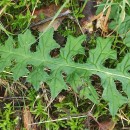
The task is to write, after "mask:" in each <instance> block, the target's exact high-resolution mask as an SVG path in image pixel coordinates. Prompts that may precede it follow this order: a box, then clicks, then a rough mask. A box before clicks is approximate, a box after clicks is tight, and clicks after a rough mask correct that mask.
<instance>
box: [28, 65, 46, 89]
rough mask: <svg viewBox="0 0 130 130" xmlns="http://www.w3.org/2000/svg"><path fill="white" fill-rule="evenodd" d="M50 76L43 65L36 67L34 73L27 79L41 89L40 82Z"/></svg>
mask: <svg viewBox="0 0 130 130" xmlns="http://www.w3.org/2000/svg"><path fill="white" fill-rule="evenodd" d="M47 78H48V74H47V73H46V72H45V71H44V70H43V68H42V67H38V68H35V69H34V70H33V72H32V73H30V74H29V76H28V77H27V81H28V82H30V83H32V85H33V86H34V88H35V89H36V90H38V89H39V86H40V83H41V82H45V81H46V80H47Z"/></svg>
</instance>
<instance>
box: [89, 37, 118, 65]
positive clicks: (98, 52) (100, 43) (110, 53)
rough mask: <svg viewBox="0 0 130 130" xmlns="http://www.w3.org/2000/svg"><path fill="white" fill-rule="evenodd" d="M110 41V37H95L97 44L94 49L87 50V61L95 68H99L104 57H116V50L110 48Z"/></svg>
mask: <svg viewBox="0 0 130 130" xmlns="http://www.w3.org/2000/svg"><path fill="white" fill-rule="evenodd" d="M112 42H113V39H112V38H107V39H102V38H100V37H99V38H97V46H96V48H95V49H93V50H90V51H89V58H88V60H87V62H88V63H89V64H92V65H94V66H95V67H97V68H101V67H102V66H103V63H104V62H105V60H106V59H109V58H111V59H116V51H115V50H111V43H112Z"/></svg>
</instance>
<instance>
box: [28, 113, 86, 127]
mask: <svg viewBox="0 0 130 130" xmlns="http://www.w3.org/2000/svg"><path fill="white" fill-rule="evenodd" d="M85 117H87V115H84V116H83V115H82V116H70V117H64V118H60V119H54V120H48V121H43V122H36V123H32V124H28V125H37V124H43V123H49V122H55V121H64V120H70V119H77V118H85Z"/></svg>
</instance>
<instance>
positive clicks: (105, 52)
mask: <svg viewBox="0 0 130 130" xmlns="http://www.w3.org/2000/svg"><path fill="white" fill-rule="evenodd" d="M53 32H54V30H53V29H50V30H48V31H47V32H45V33H41V34H40V35H39V42H38V45H37V47H36V52H31V51H30V47H31V45H32V44H34V43H35V38H34V36H33V35H32V34H31V32H30V31H29V30H27V31H26V32H25V33H24V34H19V35H18V41H16V43H18V46H17V47H14V45H15V44H14V43H15V41H13V39H12V38H11V37H9V38H8V40H7V41H6V42H5V45H0V70H1V71H3V70H4V68H6V67H10V66H13V67H12V68H11V71H12V72H13V75H12V76H13V78H14V79H15V80H16V79H18V78H19V77H21V76H24V75H26V76H27V81H29V82H30V83H32V85H33V86H34V88H35V89H36V90H38V89H39V87H40V82H46V83H47V84H48V85H49V87H50V91H51V96H52V98H55V97H56V96H57V95H58V94H59V93H60V92H61V91H62V90H67V89H68V86H67V84H69V85H70V86H71V87H72V88H73V90H74V91H75V92H77V93H78V94H79V95H80V96H81V97H84V98H89V99H90V100H91V101H92V102H93V103H95V104H96V103H99V96H98V94H97V92H96V89H95V87H94V86H93V85H92V84H91V78H90V77H91V76H92V75H93V74H94V75H97V76H99V77H100V79H101V85H102V87H103V94H102V97H103V99H104V100H105V101H107V102H108V104H109V110H110V112H111V114H112V116H115V115H116V113H117V112H118V109H119V108H120V107H121V106H122V105H123V104H125V103H128V102H129V101H130V94H129V91H130V87H129V84H130V74H129V70H130V53H127V54H126V56H125V57H124V59H123V60H122V62H120V63H119V64H118V65H117V67H116V68H114V69H110V68H106V67H105V66H104V63H105V61H106V60H108V59H116V57H117V52H116V51H115V50H112V49H111V45H112V43H113V39H112V38H105V39H104V38H101V37H99V38H97V40H96V42H97V44H96V48H95V49H92V50H89V57H88V59H87V62H86V63H82V64H81V63H76V62H75V61H74V57H75V56H76V55H77V54H83V55H85V51H84V48H83V47H82V46H81V44H82V42H83V41H84V40H85V36H79V37H77V38H75V37H72V36H69V37H68V38H67V43H66V46H65V47H64V48H61V49H60V54H59V56H58V57H54V58H53V57H51V56H50V52H51V51H52V50H53V49H55V48H59V45H58V44H57V43H56V42H55V40H54V39H53ZM28 66H31V70H30V69H28ZM117 80H118V81H119V82H121V83H122V90H123V93H124V94H123V95H122V92H121V91H118V90H117V88H116V83H115V81H117ZM125 94H126V95H125Z"/></svg>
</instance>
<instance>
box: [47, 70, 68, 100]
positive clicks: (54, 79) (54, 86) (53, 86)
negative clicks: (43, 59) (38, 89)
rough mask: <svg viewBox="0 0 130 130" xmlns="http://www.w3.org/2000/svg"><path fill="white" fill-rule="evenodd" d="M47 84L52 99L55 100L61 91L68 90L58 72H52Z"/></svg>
mask: <svg viewBox="0 0 130 130" xmlns="http://www.w3.org/2000/svg"><path fill="white" fill-rule="evenodd" d="M47 83H48V85H49V87H50V90H51V96H52V98H55V97H56V96H57V95H58V94H59V93H60V92H61V91H62V90H63V89H64V90H67V88H68V87H67V85H66V83H65V82H64V79H63V76H62V74H61V72H60V71H54V72H53V73H52V75H51V76H50V79H49V80H48V81H47Z"/></svg>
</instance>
